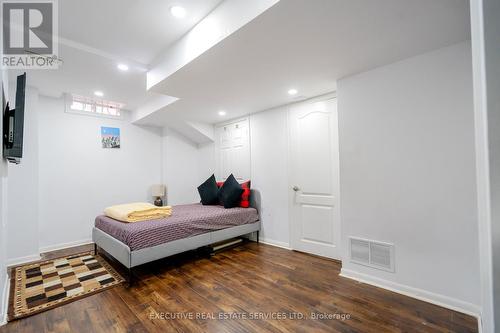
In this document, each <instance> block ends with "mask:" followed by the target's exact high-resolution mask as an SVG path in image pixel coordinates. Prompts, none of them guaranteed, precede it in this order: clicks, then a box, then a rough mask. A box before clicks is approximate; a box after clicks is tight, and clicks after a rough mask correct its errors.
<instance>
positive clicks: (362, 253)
mask: <svg viewBox="0 0 500 333" xmlns="http://www.w3.org/2000/svg"><path fill="white" fill-rule="evenodd" d="M349 249H350V257H351V258H350V259H351V262H354V263H357V264H361V265H365V266H369V267H373V268H378V269H383V270H386V271H389V272H394V244H390V243H383V242H377V241H374V240H369V239H362V238H356V237H349Z"/></svg>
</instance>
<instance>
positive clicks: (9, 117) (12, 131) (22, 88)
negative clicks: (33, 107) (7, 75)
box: [3, 73, 26, 164]
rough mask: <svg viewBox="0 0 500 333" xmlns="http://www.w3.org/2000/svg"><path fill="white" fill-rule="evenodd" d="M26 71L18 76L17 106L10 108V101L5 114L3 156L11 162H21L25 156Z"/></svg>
mask: <svg viewBox="0 0 500 333" xmlns="http://www.w3.org/2000/svg"><path fill="white" fill-rule="evenodd" d="M25 92H26V73H24V74H23V75H19V76H18V77H17V87H16V106H15V108H14V109H10V106H9V102H7V105H6V106H5V111H4V114H3V156H4V158H6V159H7V160H8V161H9V162H11V163H16V164H19V163H21V158H22V157H23V132H24V105H25Z"/></svg>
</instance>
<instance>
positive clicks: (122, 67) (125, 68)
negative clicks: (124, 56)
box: [116, 64, 128, 72]
mask: <svg viewBox="0 0 500 333" xmlns="http://www.w3.org/2000/svg"><path fill="white" fill-rule="evenodd" d="M116 67H117V68H118V69H119V70H121V71H124V72H126V71H128V66H127V65H125V64H118V65H117V66H116Z"/></svg>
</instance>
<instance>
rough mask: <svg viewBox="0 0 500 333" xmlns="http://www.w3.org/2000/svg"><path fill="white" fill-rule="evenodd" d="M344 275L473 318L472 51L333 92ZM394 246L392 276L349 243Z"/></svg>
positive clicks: (450, 50)
mask: <svg viewBox="0 0 500 333" xmlns="http://www.w3.org/2000/svg"><path fill="white" fill-rule="evenodd" d="M338 103H339V127H340V151H341V152H340V175H341V176H340V178H341V191H340V193H341V215H342V240H343V246H344V255H343V268H342V271H343V273H345V274H347V275H351V276H353V275H355V276H358V277H359V276H361V277H364V278H366V279H369V280H370V281H376V282H378V283H380V284H382V285H385V286H392V287H394V288H396V289H404V290H406V291H408V292H410V293H414V292H416V291H422V294H420V296H421V297H428V298H431V299H433V300H434V301H438V302H443V303H445V304H447V305H452V306H456V307H458V308H462V309H465V310H467V311H470V312H475V313H477V312H479V310H478V305H479V304H480V291H479V288H480V280H479V274H478V272H479V262H478V258H479V254H478V241H477V236H478V230H477V208H476V189H475V180H476V178H475V163H474V118H473V101H472V68H471V49H470V44H469V43H461V44H457V45H454V46H451V47H447V48H443V49H440V50H437V51H434V52H430V53H427V54H423V55H420V56H416V57H414V58H410V59H407V60H404V61H401V62H398V63H394V64H391V65H388V66H384V67H380V68H377V69H374V70H371V71H368V72H365V73H361V74H359V75H355V76H352V77H348V78H345V79H342V80H340V81H339V82H338ZM349 236H358V237H363V238H368V239H374V240H380V241H386V242H390V243H394V244H395V258H396V259H395V265H396V272H395V273H389V272H385V271H380V270H376V269H371V268H368V267H364V266H361V265H356V264H353V263H350V262H349V260H348V252H347V250H348V249H347V245H348V237H349Z"/></svg>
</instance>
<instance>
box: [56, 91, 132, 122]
mask: <svg viewBox="0 0 500 333" xmlns="http://www.w3.org/2000/svg"><path fill="white" fill-rule="evenodd" d="M66 100H67V102H66V111H67V112H70V113H77V114H82V115H92V116H101V117H107V118H122V113H123V110H122V109H123V107H124V106H125V105H124V104H123V103H119V102H113V101H107V100H103V99H96V98H90V97H84V96H80V95H75V94H68V95H67V98H66Z"/></svg>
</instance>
